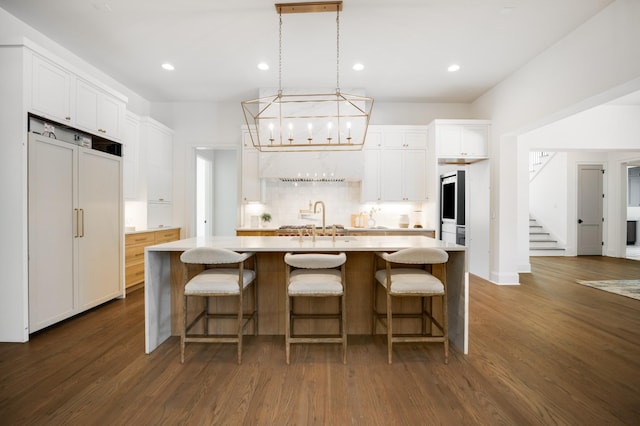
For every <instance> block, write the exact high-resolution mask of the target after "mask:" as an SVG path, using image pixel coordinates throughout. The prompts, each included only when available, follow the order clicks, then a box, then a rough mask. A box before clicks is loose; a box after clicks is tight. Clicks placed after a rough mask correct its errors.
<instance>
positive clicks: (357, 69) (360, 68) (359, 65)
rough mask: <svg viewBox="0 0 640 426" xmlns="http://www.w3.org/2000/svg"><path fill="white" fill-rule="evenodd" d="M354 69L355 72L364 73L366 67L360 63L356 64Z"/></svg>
mask: <svg viewBox="0 0 640 426" xmlns="http://www.w3.org/2000/svg"><path fill="white" fill-rule="evenodd" d="M353 69H354V70H355V71H362V70H363V69H364V65H362V64H361V63H359V62H358V63H357V64H355V65H354V66H353Z"/></svg>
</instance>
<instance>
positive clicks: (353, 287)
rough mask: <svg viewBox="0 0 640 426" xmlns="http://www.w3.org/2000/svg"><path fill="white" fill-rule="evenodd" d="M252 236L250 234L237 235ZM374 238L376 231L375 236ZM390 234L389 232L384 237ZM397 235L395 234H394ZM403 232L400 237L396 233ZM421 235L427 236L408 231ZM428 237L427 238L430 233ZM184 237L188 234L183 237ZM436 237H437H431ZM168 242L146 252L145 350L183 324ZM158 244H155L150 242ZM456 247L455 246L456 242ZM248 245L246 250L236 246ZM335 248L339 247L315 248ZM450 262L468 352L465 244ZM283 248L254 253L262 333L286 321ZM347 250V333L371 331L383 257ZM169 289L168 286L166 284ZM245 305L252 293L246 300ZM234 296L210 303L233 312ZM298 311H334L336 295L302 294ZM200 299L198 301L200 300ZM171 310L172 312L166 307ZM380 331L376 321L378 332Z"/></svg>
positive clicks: (175, 253) (410, 325)
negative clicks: (377, 275)
mask: <svg viewBox="0 0 640 426" xmlns="http://www.w3.org/2000/svg"><path fill="white" fill-rule="evenodd" d="M239 238H251V237H239ZM255 238H276V239H277V238H278V237H255ZM374 238H375V237H374ZM387 238H389V237H387ZM394 238H395V237H394ZM397 238H401V237H397ZM411 238H424V239H428V238H427V237H411ZM429 240H431V239H429ZM182 241H188V240H182ZM431 241H436V240H431ZM177 243H180V242H175V243H168V244H163V245H159V246H154V247H152V248H151V249H150V250H149V251H148V252H147V260H148V261H149V266H150V267H149V277H148V280H147V281H148V282H149V283H152V285H151V286H149V285H147V287H146V289H145V290H146V291H148V292H149V294H147V295H146V299H147V303H146V306H145V308H146V312H147V324H146V329H147V348H146V349H147V353H149V352H151V351H152V350H153V349H155V347H157V346H158V345H159V344H160V343H162V341H164V340H165V339H166V338H167V337H168V336H169V335H174V336H177V335H180V330H181V328H182V318H183V317H182V300H183V290H184V283H185V279H184V278H185V277H184V271H185V269H184V265H183V264H182V262H181V261H180V254H181V253H182V252H183V251H184V250H185V249H186V248H184V247H181V248H173V249H168V248H167V247H165V249H164V250H160V248H161V247H163V246H170V245H171V244H177ZM156 247H157V248H158V250H154V248H156ZM458 247H459V246H458ZM238 251H250V250H247V249H245V250H238ZM316 251H318V252H320V251H327V252H335V251H337V249H329V250H316ZM447 251H448V253H449V262H448V263H447V264H446V266H445V269H446V277H447V282H448V308H449V334H450V340H451V341H452V343H453V344H455V345H456V346H457V347H458V348H459V349H460V350H461V351H462V352H464V353H466V342H467V337H466V328H467V327H466V313H467V312H466V311H467V306H468V305H467V301H466V294H467V277H466V272H465V251H464V249H462V250H460V249H454V250H447ZM285 252H286V251H284V250H278V251H256V255H255V257H254V258H253V261H254V262H255V264H254V265H250V266H248V267H254V268H256V271H257V289H258V318H259V325H258V328H259V329H258V334H260V335H284V326H285V299H284V298H285V292H284V286H285V263H284V253H285ZM345 252H346V254H347V263H346V292H347V333H348V334H351V335H366V334H371V331H372V327H373V320H372V295H373V285H374V269H375V268H382V267H383V265H382V263H380V264H377V263H376V267H375V268H374V262H378V258H377V257H376V255H375V251H374V250H366V251H357V250H354V249H352V250H351V251H349V250H345ZM198 272H199V269H198V267H193V266H190V267H189V269H188V272H187V273H188V274H189V276H193V275H195V274H196V273H198ZM432 272H433V273H434V274H435V275H437V276H441V275H442V271H441V270H437V269H436V267H435V266H434V270H433V271H432ZM169 289H170V290H169ZM198 299H199V298H194V299H193V300H191V299H190V300H189V311H190V317H193V316H192V315H194V314H195V312H197V311H198V310H199V309H201V308H202V305H201V303H202V302H201V301H200V300H198ZM245 302H246V303H247V305H246V306H247V307H248V306H249V304H250V302H251V299H248V300H246V301H245ZM235 303H237V299H235V298H216V299H212V302H211V303H210V305H209V306H210V309H211V310H212V311H215V312H234V311H235V310H236V307H235ZM295 303H296V305H295V310H296V311H297V312H313V313H325V312H336V311H337V309H338V305H337V301H336V300H331V299H330V298H300V299H296V301H295ZM384 303H385V301H384V291H378V306H380V308H381V309H382V310H384ZM419 303H420V298H415V299H407V298H404V299H398V300H394V312H416V311H419V309H420V307H419ZM199 304H200V305H199ZM434 305H435V308H436V310H435V312H436V317H439V316H440V315H441V312H439V310H438V309H437V307H438V305H439V303H434ZM169 311H170V312H169ZM252 327H253V326H252V325H250V326H249V327H248V329H247V333H250V334H253V332H254V330H253V328H252ZM420 327H421V325H420V321H419V320H416V319H404V320H399V321H397V322H395V323H394V331H397V332H399V333H415V332H419V330H420ZM210 330H212V331H213V332H216V333H224V334H233V333H234V331H233V330H232V322H226V321H217V322H211V323H210ZM337 331H338V324H337V321H330V320H325V321H318V320H315V321H304V320H298V321H296V329H295V330H294V332H295V333H298V334H305V333H314V334H317V333H320V334H333V333H337ZM380 332H383V331H382V329H381V328H380V327H379V326H378V327H377V329H376V333H380Z"/></svg>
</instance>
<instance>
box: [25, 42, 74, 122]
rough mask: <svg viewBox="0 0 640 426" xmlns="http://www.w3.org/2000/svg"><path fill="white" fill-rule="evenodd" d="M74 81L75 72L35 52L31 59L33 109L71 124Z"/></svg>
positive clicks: (36, 112)
mask: <svg viewBox="0 0 640 426" xmlns="http://www.w3.org/2000/svg"><path fill="white" fill-rule="evenodd" d="M74 81H75V76H74V75H73V73H71V72H70V71H68V70H66V69H65V68H64V67H61V66H59V65H57V64H55V63H53V62H51V61H49V60H47V59H45V58H43V57H41V56H39V55H35V54H34V55H33V56H32V61H31V108H30V109H31V111H32V112H34V113H35V114H38V115H40V116H42V117H45V118H49V119H52V120H55V121H59V122H61V123H65V124H71V123H72V122H73V120H72V111H71V105H72V89H73V86H72V83H73V82H74Z"/></svg>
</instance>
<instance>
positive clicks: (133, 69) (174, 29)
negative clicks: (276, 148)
mask: <svg viewBox="0 0 640 426" xmlns="http://www.w3.org/2000/svg"><path fill="white" fill-rule="evenodd" d="M282 2H283V3H284V2H286V1H282ZM611 2H612V0H393V1H391V0H387V1H379V0H344V8H343V11H342V12H341V13H340V50H339V64H340V72H339V80H340V87H341V89H342V90H343V91H345V92H348V90H347V89H348V88H358V89H363V90H364V91H365V93H366V94H367V95H369V96H372V97H374V98H375V99H376V101H386V102H394V101H395V102H465V103H466V102H472V101H474V100H475V99H477V98H478V97H479V96H480V95H482V94H483V93H484V92H486V91H487V90H489V89H490V88H492V87H493V86H494V85H496V84H497V83H499V82H500V81H501V80H503V79H504V78H505V77H507V76H508V75H509V74H511V73H513V72H514V71H516V70H517V69H518V68H520V67H522V66H523V65H525V64H526V63H527V62H528V61H530V60H531V59H532V58H533V57H535V56H536V55H538V54H540V53H541V52H543V51H544V50H546V49H547V48H549V47H550V46H551V45H553V44H554V43H555V42H557V41H558V40H560V39H561V38H562V37H564V36H565V35H567V34H568V33H570V32H571V31H573V30H574V29H575V28H577V27H578V26H579V25H580V24H582V23H583V22H585V21H586V20H588V19H589V18H590V17H592V16H593V15H595V14H597V13H598V12H599V11H600V10H602V9H603V8H604V7H606V6H607V5H608V4H610V3H611ZM274 3H275V2H273V1H268V0H225V1H219V0H180V1H177V0H55V1H51V0H0V8H3V9H5V10H6V11H7V12H9V13H10V14H12V15H14V16H16V17H17V18H18V19H20V20H22V21H24V22H25V23H27V24H28V25H30V26H32V27H34V28H35V29H37V30H38V31H40V32H41V33H43V34H44V35H46V36H47V37H49V38H50V39H52V40H54V41H56V42H57V43H59V44H61V45H62V46H64V47H66V48H67V49H68V50H70V51H71V52H73V53H75V54H76V55H78V56H79V57H81V58H83V59H84V60H85V61H87V62H89V63H91V64H92V65H94V66H96V67H97V68H99V69H101V70H103V71H104V72H105V73H107V74H109V75H110V76H112V77H113V78H114V79H116V80H118V81H120V82H121V83H122V84H124V85H125V86H127V87H128V88H130V89H131V90H133V91H134V92H136V93H138V94H139V95H141V96H143V97H144V98H146V99H147V100H149V101H151V102H181V101H185V102H190V101H204V102H225V101H237V100H240V99H246V98H252V97H255V96H256V95H257V91H258V89H259V88H274V87H278V15H277V13H276V9H275V7H274ZM335 17H336V16H335V13H313V14H285V15H283V16H282V21H283V22H282V87H283V88H284V89H287V88H306V89H312V88H335V87H336V77H337V75H336V74H337V73H336V65H337V57H336V56H337V55H336V53H337V49H336V20H335ZM261 61H264V62H267V63H268V64H269V65H270V69H269V70H268V71H260V70H258V68H257V64H258V63H259V62H261ZM163 62H170V63H172V64H173V65H174V66H175V68H176V69H175V70H174V71H170V72H169V71H165V70H163V69H162V68H161V66H160V65H161V64H162V63H163ZM356 62H361V63H362V64H364V66H365V68H364V70H362V71H359V72H357V71H354V70H353V69H352V65H353V64H354V63H356ZM452 63H457V64H459V65H460V66H461V69H460V70H459V71H458V72H455V73H449V72H447V67H448V66H449V65H450V64H452Z"/></svg>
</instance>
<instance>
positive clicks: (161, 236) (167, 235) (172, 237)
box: [155, 228, 180, 244]
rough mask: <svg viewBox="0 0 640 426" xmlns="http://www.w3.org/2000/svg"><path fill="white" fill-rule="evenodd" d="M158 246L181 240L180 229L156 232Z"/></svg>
mask: <svg viewBox="0 0 640 426" xmlns="http://www.w3.org/2000/svg"><path fill="white" fill-rule="evenodd" d="M155 234H156V244H162V243H168V242H169V241H176V240H179V239H180V229H178V228H176V229H167V230H165V231H156V233H155Z"/></svg>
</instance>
